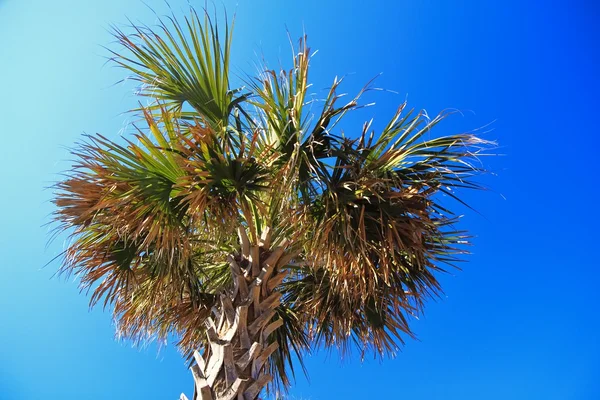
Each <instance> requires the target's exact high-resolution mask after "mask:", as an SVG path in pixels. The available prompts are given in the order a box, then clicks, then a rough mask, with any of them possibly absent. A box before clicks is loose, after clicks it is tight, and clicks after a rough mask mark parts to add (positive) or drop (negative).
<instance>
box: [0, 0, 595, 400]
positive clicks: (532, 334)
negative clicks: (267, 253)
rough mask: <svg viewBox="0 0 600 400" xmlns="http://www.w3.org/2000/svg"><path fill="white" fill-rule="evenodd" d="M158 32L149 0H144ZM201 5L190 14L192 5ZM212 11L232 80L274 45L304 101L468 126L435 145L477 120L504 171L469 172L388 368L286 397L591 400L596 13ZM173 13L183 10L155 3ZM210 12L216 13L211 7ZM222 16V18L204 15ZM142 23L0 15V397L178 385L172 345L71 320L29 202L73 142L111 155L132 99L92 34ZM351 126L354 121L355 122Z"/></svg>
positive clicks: (456, 6) (185, 378) (88, 13)
mask: <svg viewBox="0 0 600 400" xmlns="http://www.w3.org/2000/svg"><path fill="white" fill-rule="evenodd" d="M147 3H148V4H150V5H152V7H154V8H155V9H156V10H157V11H158V12H159V13H160V14H162V13H165V12H166V10H167V8H166V7H165V5H164V3H163V2H162V1H150V0H148V1H147ZM198 3H199V5H201V4H202V3H200V2H198ZM373 3H374V4H370V3H367V2H358V1H356V2H347V1H322V0H321V1H308V0H307V1H302V2H300V1H298V2H289V3H288V2H283V1H276V0H270V1H267V0H256V1H252V2H250V1H242V0H240V1H239V2H238V3H237V6H236V3H235V2H232V1H224V2H223V4H224V5H225V6H226V7H227V9H228V10H229V11H230V13H231V12H233V11H234V10H236V12H237V20H236V28H235V41H234V47H233V50H234V59H233V65H234V66H235V71H237V72H239V73H240V74H241V73H242V71H246V72H250V73H252V72H254V71H255V66H254V65H255V61H256V60H257V54H264V56H265V59H266V60H267V61H268V62H269V64H270V66H272V67H277V66H278V65H279V64H280V60H281V63H282V64H283V65H289V64H287V63H288V61H289V45H288V41H287V37H286V27H287V29H289V30H290V32H291V34H292V37H299V36H300V34H301V33H302V30H303V29H304V30H305V31H306V32H307V33H308V35H309V43H310V45H311V47H312V48H313V49H318V50H319V53H318V54H317V55H316V56H315V58H314V59H313V63H312V76H311V80H312V81H313V82H314V84H315V85H314V86H313V88H314V90H315V93H317V94H319V93H322V91H321V89H322V88H325V87H326V86H327V85H328V84H329V83H330V82H331V81H332V80H333V77H334V76H335V75H347V80H346V86H345V87H346V90H347V91H348V92H350V93H352V92H354V91H356V90H357V89H358V88H360V87H361V86H362V84H363V83H365V82H366V81H367V80H369V79H370V78H372V77H373V76H375V75H377V74H379V73H383V75H382V76H381V77H380V78H379V79H378V80H377V84H378V86H381V87H384V88H386V89H390V90H395V91H397V92H398V93H399V94H392V93H379V94H377V95H376V96H373V95H371V96H370V97H369V98H368V100H376V101H377V103H378V104H377V106H376V107H372V108H369V109H367V110H364V111H361V112H362V114H360V115H359V117H360V118H365V119H367V118H370V117H371V116H374V117H375V119H376V121H379V123H382V121H384V120H385V119H386V118H387V117H389V116H390V114H391V113H392V112H393V110H394V109H395V107H396V106H397V105H398V104H399V103H400V102H401V101H403V100H404V99H405V97H406V96H408V100H409V102H410V104H411V105H413V106H415V107H418V108H421V107H424V108H426V109H427V110H428V111H429V112H430V113H432V114H433V113H436V112H438V111H440V110H441V109H443V108H446V107H453V108H457V109H460V110H463V111H465V112H464V117H456V118H454V119H453V120H452V121H450V122H449V123H448V124H446V125H445V126H444V127H442V128H441V129H440V132H442V133H443V131H444V130H445V131H447V132H448V131H451V130H457V129H461V130H464V129H470V128H475V127H478V126H482V125H484V124H487V123H489V122H491V121H495V122H494V123H493V125H492V126H493V129H494V130H493V131H492V132H489V133H487V134H486V138H489V139H496V140H498V141H499V143H500V145H501V147H500V149H499V152H501V153H504V154H505V155H504V156H502V157H496V158H493V159H488V160H486V161H485V162H486V165H487V166H488V167H489V168H490V169H492V170H493V171H494V172H495V173H496V175H497V176H488V177H485V178H484V179H483V182H484V183H485V184H486V185H488V186H489V187H491V188H492V190H490V191H488V192H485V193H468V194H465V197H466V199H467V200H468V201H469V202H470V203H471V204H473V205H474V206H475V207H476V208H477V209H478V211H479V212H480V214H481V215H479V214H476V213H473V212H469V211H467V212H466V216H465V217H464V220H463V227H465V228H467V229H469V230H471V231H472V232H473V233H475V234H476V235H477V238H476V239H475V247H474V248H473V250H474V254H473V255H472V256H471V257H470V258H469V263H467V264H465V265H464V268H463V271H461V272H456V273H454V274H452V275H447V276H444V277H442V282H443V284H444V288H445V290H446V297H445V298H443V299H441V300H439V301H437V302H431V303H430V304H429V307H428V308H427V311H426V314H425V316H424V317H423V318H421V319H420V320H419V321H414V324H413V327H414V329H415V331H416V333H417V334H418V336H419V339H420V340H419V341H409V342H408V343H407V345H406V346H405V347H404V349H403V351H402V353H400V354H399V355H398V356H397V357H396V358H395V359H393V360H390V359H386V360H384V361H383V362H380V361H378V360H371V359H367V360H366V361H365V362H364V363H362V364H361V363H360V360H359V358H358V357H357V356H355V357H350V358H347V359H345V360H344V361H343V362H340V361H339V356H338V354H337V353H336V352H335V351H334V352H332V353H330V354H327V353H325V352H320V353H318V354H316V355H313V356H311V357H308V358H307V366H308V369H309V371H310V381H308V380H306V379H305V378H304V377H302V376H299V377H298V379H297V382H296V384H295V385H294V386H293V387H292V389H291V392H290V398H292V399H311V400H317V399H338V398H339V399H349V398H351V399H355V398H357V399H358V398H360V399H368V398H373V399H378V398H388V399H396V398H398V399H399V398H410V399H411V400H425V399H427V400H430V399H444V400H454V399H456V400H470V399H477V400H479V399H544V400H552V399H557V400H558V399H561V400H564V399H574V400H588V399H589V400H592V399H598V398H600V381H599V380H598V377H599V376H600V340H598V336H599V334H600V313H599V312H598V307H599V306H600V294H599V293H600V291H599V290H598V288H597V286H598V283H597V282H598V281H599V280H600V271H599V270H598V267H599V266H600V265H599V263H598V261H597V259H596V258H595V256H594V255H593V254H595V249H597V246H596V245H595V243H596V240H597V237H598V234H597V228H596V227H595V225H594V224H595V222H594V221H595V217H596V213H597V210H596V208H595V207H594V205H596V204H597V197H598V193H599V189H598V187H597V176H598V172H600V171H598V166H597V159H598V149H599V145H600V143H599V138H598V134H597V132H598V128H597V122H596V121H597V115H598V108H599V106H600V102H599V101H598V89H600V74H599V73H598V71H600V62H599V60H600V58H599V51H600V50H599V47H598V44H597V43H598V39H599V38H600V32H599V29H600V28H599V27H598V25H597V24H596V22H597V20H598V17H600V8H598V7H597V6H596V5H594V4H593V3H594V2H592V1H583V0H574V1H570V2H568V1H556V2H546V1H545V2H541V1H539V2H538V1H526V2H524V1H516V0H506V1H502V2H495V1H478V0H472V1H452V2H451V1H427V0H420V1H417V0H413V1H407V0H398V1H387V2H386V1H379V2H377V1H376V2H373ZM171 4H172V6H173V8H174V9H175V12H176V13H179V10H181V9H182V8H185V4H186V2H185V1H175V0H173V1H172V2H171ZM219 4H221V3H219ZM218 7H220V5H219V6H218ZM126 16H129V17H130V18H132V19H134V20H139V21H142V22H145V23H149V24H152V23H153V22H154V21H155V19H154V18H155V17H154V16H153V14H152V12H150V11H149V10H148V8H147V7H146V6H145V5H144V4H143V3H142V2H141V1H138V0H132V1H124V0H104V1H102V2H100V1H98V2H84V1H79V0H55V1H52V2H49V1H43V0H0V77H1V79H2V84H1V89H0V137H1V138H2V146H1V147H0V155H1V156H0V163H1V164H0V165H1V167H2V171H3V177H2V196H0V210H2V211H1V212H0V226H2V228H3V229H1V230H0V270H1V272H2V274H1V275H0V346H1V347H0V348H1V350H0V399H2V400H17V399H18V400H22V399H40V398H44V399H61V400H70V399H78V400H80V399H90V400H94V399H114V400H118V399H131V398H145V399H176V398H178V395H179V393H180V392H181V391H186V392H187V393H188V394H191V390H192V379H191V376H190V375H189V373H188V372H187V371H186V369H185V367H184V365H183V362H182V360H181V358H180V356H179V354H178V353H177V351H176V350H175V349H174V348H173V347H170V346H169V347H167V348H165V349H162V350H161V351H160V352H157V348H156V347H155V346H149V347H148V348H146V349H141V350H139V349H134V348H132V346H131V344H130V343H127V342H125V343H122V342H117V341H115V339H114V337H113V327H112V325H111V318H110V314H109V313H108V312H103V311H102V310H101V309H96V310H93V311H91V312H90V311H89V310H88V306H87V298H86V297H85V296H83V295H79V293H78V289H77V285H76V282H75V281H73V279H71V280H65V279H58V278H56V277H55V278H53V277H52V276H53V274H54V272H55V271H56V269H57V267H58V265H57V264H56V263H53V264H50V265H49V266H48V267H46V268H43V266H44V264H46V262H48V261H49V260H50V259H52V257H54V256H55V255H56V254H57V253H58V252H59V251H60V250H61V248H62V246H63V242H62V241H61V240H57V241H55V242H53V243H52V244H51V245H49V246H48V247H46V243H47V240H48V238H49V235H48V229H47V228H46V227H44V226H43V225H44V224H45V223H47V222H48V221H49V214H50V213H51V211H52V206H51V204H50V203H49V199H50V197H51V191H49V190H44V187H47V186H49V185H51V184H52V183H53V182H55V181H56V180H57V179H59V175H58V174H59V173H60V171H62V170H65V169H66V168H68V166H69V163H68V158H69V156H68V153H67V151H66V150H65V147H67V146H70V145H71V144H72V143H73V142H74V141H75V140H77V139H78V138H79V137H80V136H81V134H82V133H84V132H87V133H94V132H100V133H103V134H105V135H107V136H109V137H111V138H116V137H118V135H119V132H120V131H121V129H122V128H123V127H124V126H125V125H126V123H127V116H124V115H122V114H121V113H122V111H124V110H127V109H128V108H131V106H133V105H134V104H135V99H134V98H133V96H132V94H131V87H130V86H128V85H123V84H118V85H113V83H115V82H117V81H118V80H120V79H121V78H122V77H123V71H120V70H118V69H116V68H112V67H110V66H106V65H104V62H105V60H104V58H103V57H104V56H106V55H107V52H106V51H105V50H104V49H103V48H102V47H101V46H103V45H108V46H109V47H110V46H111V36H110V35H109V33H108V29H107V28H108V27H109V24H111V23H117V24H120V23H124V22H126ZM358 123H360V121H359V120H357V124H358Z"/></svg>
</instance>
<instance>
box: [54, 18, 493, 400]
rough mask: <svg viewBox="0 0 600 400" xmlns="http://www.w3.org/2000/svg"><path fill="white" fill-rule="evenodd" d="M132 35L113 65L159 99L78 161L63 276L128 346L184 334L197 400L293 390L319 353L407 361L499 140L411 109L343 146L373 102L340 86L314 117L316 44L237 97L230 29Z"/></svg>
mask: <svg viewBox="0 0 600 400" xmlns="http://www.w3.org/2000/svg"><path fill="white" fill-rule="evenodd" d="M132 32H133V33H131V34H125V33H124V32H122V31H120V30H118V29H115V35H116V38H117V39H118V41H119V42H120V44H121V45H122V46H123V51H121V52H118V53H117V52H115V53H113V54H114V57H112V60H113V61H114V62H115V63H117V64H118V65H119V66H121V67H123V68H125V69H126V70H127V71H129V73H130V74H131V77H132V79H135V80H137V81H138V82H139V84H140V86H139V91H138V94H139V95H140V96H142V97H146V98H147V101H146V105H140V107H139V109H137V110H134V112H135V113H136V114H137V115H139V116H140V121H141V123H138V124H137V127H136V128H137V133H136V135H135V138H133V139H131V140H126V141H125V143H121V144H119V143H118V142H115V141H112V140H109V139H107V138H106V137H104V136H101V135H99V134H98V135H90V136H86V137H85V139H83V140H82V142H81V143H79V144H78V145H77V146H76V147H75V148H74V150H73V155H74V156H75V160H76V161H75V164H74V165H73V168H72V169H71V170H70V171H69V172H68V173H67V174H66V176H65V178H64V179H63V180H62V181H60V182H59V183H57V184H56V193H55V198H54V202H55V204H56V206H57V209H56V213H55V220H56V221H58V226H59V229H64V230H67V231H68V232H69V234H70V235H72V240H71V242H70V245H69V246H68V248H67V249H66V250H65V251H64V253H63V261H62V266H61V269H60V270H61V271H62V272H63V273H75V274H77V276H79V277H80V279H81V286H82V288H83V289H85V290H91V291H92V294H91V304H92V305H95V304H97V303H98V302H101V303H103V304H104V306H110V307H112V308H113V309H114V315H115V319H116V321H117V323H118V325H117V328H118V333H119V334H120V335H122V336H123V337H127V338H132V339H134V340H137V341H145V340H150V339H156V338H159V339H164V338H166V336H167V335H169V334H175V335H176V337H177V338H178V343H177V345H178V346H179V348H180V349H181V350H182V352H183V353H184V354H186V355H188V357H189V358H188V359H189V360H190V365H191V371H192V373H193V377H194V381H195V392H194V395H193V397H192V398H193V399H203V400H205V399H214V400H217V399H219V400H221V399H256V398H258V396H259V394H260V393H261V392H262V391H263V390H264V389H265V388H267V389H268V390H279V389H280V388H283V389H285V388H286V387H288V386H289V384H290V378H292V377H293V374H294V371H293V362H292V361H293V357H297V358H298V359H299V361H300V364H299V365H302V363H301V360H302V355H303V354H304V353H305V352H307V351H308V350H310V349H311V348H314V347H318V346H337V347H339V348H341V349H342V351H349V350H351V349H353V348H354V349H357V350H358V351H361V352H374V353H376V354H389V353H393V352H394V351H396V350H397V347H398V346H399V345H401V344H402V343H403V340H404V338H406V337H412V336H413V334H412V332H411V330H410V328H409V323H408V319H409V318H410V316H413V315H416V314H418V313H419V312H420V311H421V310H422V307H423V305H424V302H425V300H426V299H427V298H428V297H431V296H435V295H436V294H438V293H439V292H440V290H441V288H440V285H439V283H438V281H437V279H436V275H437V273H438V272H441V271H443V267H444V265H454V263H455V262H456V261H459V259H460V258H461V255H462V254H464V253H465V250H464V246H463V244H465V243H467V240H468V238H467V236H466V234H465V233H464V232H462V231H459V230H456V229H455V228H454V223H455V222H456V221H457V218H456V217H455V216H454V214H452V212H451V211H449V210H448V209H446V208H445V207H444V206H442V204H441V203H440V195H444V194H445V195H446V196H444V197H446V198H448V197H451V198H454V199H456V200H458V201H461V200H460V199H459V198H458V197H456V194H455V189H457V188H479V186H478V185H477V184H476V183H474V182H473V181H472V177H473V176H475V175H477V174H478V173H480V172H482V170H481V168H479V167H476V166H474V165H473V161H474V160H476V157H477V155H478V154H480V152H481V151H482V149H484V148H486V147H487V146H488V145H489V144H490V143H489V142H486V141H484V140H482V139H479V138H477V137H476V136H474V135H473V134H471V133H463V134H456V135H450V136H433V135H432V133H431V131H432V129H433V128H434V126H436V125H437V124H438V123H439V122H440V121H442V120H443V119H444V118H446V117H447V116H448V115H449V114H450V113H442V114H440V115H438V116H436V117H435V118H433V119H430V118H428V117H427V114H426V113H425V112H415V111H414V110H407V108H406V104H402V105H400V107H399V108H398V110H397V112H396V113H395V114H394V115H393V116H392V118H391V119H390V121H389V122H388V123H387V125H386V126H385V127H384V128H383V129H382V130H380V132H378V133H377V134H376V133H375V132H374V131H373V130H372V129H371V126H370V124H369V123H366V124H365V125H364V126H362V128H360V129H359V131H358V132H359V133H358V134H357V135H353V136H351V137H346V136H344V135H343V134H342V133H340V129H339V125H338V124H339V123H340V121H341V120H342V119H344V117H345V116H346V115H347V114H348V113H349V112H352V111H353V110H356V109H358V108H360V107H361V105H360V103H359V97H360V95H361V94H362V92H361V93H359V94H358V96H356V97H355V98H354V99H352V100H351V101H349V102H347V103H345V104H343V105H340V104H339V103H340V98H341V96H340V95H338V94H337V89H338V86H339V85H340V83H341V80H338V79H336V80H334V82H333V84H332V86H331V89H330V90H329V93H328V94H327V96H326V98H325V99H324V101H323V102H322V109H321V110H320V112H319V113H318V114H317V115H316V116H311V115H308V112H307V110H306V108H307V104H308V103H309V101H307V90H308V87H309V85H308V83H307V76H308V69H309V59H310V52H309V48H308V47H307V44H306V39H305V38H302V39H301V40H300V42H299V46H298V48H297V51H296V54H295V55H294V57H293V68H292V69H291V70H289V71H281V72H276V71H271V70H265V71H264V72H262V73H260V74H259V75H258V76H257V77H255V78H248V80H247V82H246V84H245V86H244V87H239V88H232V87H231V86H232V85H231V80H230V69H229V60H230V48H231V47H230V46H231V31H230V28H229V26H225V28H224V29H220V28H219V27H218V26H217V24H216V23H213V21H211V20H210V19H209V18H208V17H207V16H206V15H204V16H202V17H201V16H199V15H198V14H197V13H196V12H195V11H194V10H192V11H191V13H190V15H189V16H188V17H186V18H185V19H184V20H179V21H178V20H177V19H175V18H174V17H173V18H168V21H167V22H164V21H161V22H160V24H159V26H158V27H157V28H155V29H151V28H149V27H146V26H135V25H134V26H133V31H132ZM313 108H317V107H316V106H313ZM302 368H304V367H303V366H302ZM181 398H182V399H186V398H187V397H186V396H185V395H183V394H182V395H181Z"/></svg>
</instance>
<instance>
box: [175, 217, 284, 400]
mask: <svg viewBox="0 0 600 400" xmlns="http://www.w3.org/2000/svg"><path fill="white" fill-rule="evenodd" d="M239 235H240V242H241V244H242V246H241V247H242V248H241V252H240V254H239V255H236V256H230V257H229V260H228V261H229V265H230V267H231V274H232V277H233V282H234V285H233V289H232V290H228V291H226V292H223V293H221V295H220V300H221V301H220V304H219V307H215V308H213V312H212V318H209V320H208V322H207V325H208V326H207V342H208V345H207V346H206V347H205V349H204V352H203V354H200V353H198V352H197V351H196V352H194V358H195V361H196V364H195V365H194V366H192V367H191V371H192V374H193V376H194V381H195V390H194V396H193V398H192V400H234V399H235V400H255V399H257V398H258V395H259V394H260V392H261V391H262V390H263V389H264V388H265V386H266V385H267V384H268V383H269V382H270V381H271V380H272V379H273V377H272V376H271V375H269V374H267V373H266V371H265V364H266V362H267V361H268V358H269V356H270V355H271V354H272V353H273V352H274V351H275V350H277V347H278V344H277V342H276V341H272V342H271V343H270V342H269V340H268V338H269V335H270V334H271V333H273V332H274V331H275V330H276V329H277V328H279V327H280V326H281V325H282V324H283V322H282V321H281V320H280V319H276V318H274V317H275V313H276V311H275V309H276V308H277V306H279V304H280V297H281V294H280V293H279V292H277V291H274V290H273V289H274V288H275V287H277V285H279V284H280V283H281V282H282V281H283V279H284V278H285V272H280V273H275V272H276V271H277V266H278V265H282V263H286V262H287V261H289V256H287V255H284V249H283V248H282V247H277V248H274V249H270V248H269V243H268V237H265V236H268V234H266V235H263V238H262V240H261V242H260V243H259V245H250V242H249V240H248V237H247V236H246V232H245V230H244V229H243V228H240V229H239ZM286 259H287V261H286ZM180 399H181V400H188V398H187V397H186V396H185V394H183V393H182V394H181V397H180Z"/></svg>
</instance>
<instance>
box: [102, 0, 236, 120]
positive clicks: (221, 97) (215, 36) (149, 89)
mask: <svg viewBox="0 0 600 400" xmlns="http://www.w3.org/2000/svg"><path fill="white" fill-rule="evenodd" d="M167 20H168V21H164V20H163V19H159V24H158V26H157V27H156V28H155V29H153V28H150V27H148V26H139V25H135V24H132V26H131V27H132V28H133V30H134V33H133V34H126V33H124V32H123V31H122V30H121V29H118V28H116V27H115V28H114V35H115V37H116V38H117V40H118V42H119V43H120V44H121V45H122V46H123V49H124V51H123V52H122V53H117V52H115V51H112V50H109V51H111V53H112V54H113V55H114V57H113V58H112V60H113V61H114V62H115V63H117V65H120V66H121V67H123V68H125V69H126V70H128V71H129V72H131V73H132V74H133V75H132V76H131V79H133V80H135V81H137V82H139V83H140V85H141V86H140V88H139V95H141V96H144V97H148V98H150V99H151V100H152V101H157V100H158V101H159V102H162V103H163V104H166V106H167V107H168V108H169V109H172V110H175V111H181V110H182V107H183V105H184V104H189V105H190V106H191V107H192V108H193V109H194V110H195V111H196V112H197V113H198V114H199V115H201V116H202V117H203V118H205V119H206V120H207V121H208V122H209V123H210V124H211V126H212V127H213V128H215V129H216V130H217V131H221V130H223V129H225V128H226V127H227V124H228V123H229V115H230V113H231V112H232V109H233V107H234V106H235V104H236V103H238V102H240V101H243V99H245V95H241V94H240V92H239V90H231V89H230V87H229V83H230V82H229V61H230V49H231V39H232V35H231V33H232V32H231V31H232V29H233V24H231V26H230V25H229V24H228V23H227V21H226V22H225V32H224V33H223V37H222V38H220V37H219V26H218V24H217V23H216V22H214V23H213V21H211V19H210V17H209V16H208V13H206V12H205V13H204V18H201V17H200V16H199V15H198V13H197V12H196V11H195V10H193V9H192V10H191V11H190V15H189V16H188V17H185V18H184V20H183V22H180V21H179V20H178V19H177V18H176V17H175V16H171V17H167ZM158 107H159V106H158V104H155V105H153V106H150V107H149V108H150V109H152V110H154V109H156V108H158ZM192 115H195V114H192Z"/></svg>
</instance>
